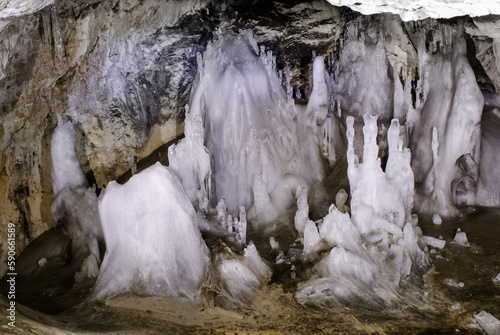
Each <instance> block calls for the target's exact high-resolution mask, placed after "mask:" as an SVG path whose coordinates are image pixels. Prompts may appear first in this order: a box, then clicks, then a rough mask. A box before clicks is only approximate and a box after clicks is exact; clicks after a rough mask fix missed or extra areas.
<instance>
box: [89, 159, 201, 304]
mask: <svg viewBox="0 0 500 335" xmlns="http://www.w3.org/2000/svg"><path fill="white" fill-rule="evenodd" d="M99 214H100V216H101V222H102V226H103V232H104V239H105V241H106V248H107V249H106V255H105V256H104V260H103V262H102V266H101V274H100V275H99V278H98V280H97V283H96V286H95V289H94V294H93V295H94V298H96V299H105V298H108V297H112V296H115V295H118V294H121V293H125V292H132V293H136V294H151V295H160V296H183V297H188V298H190V299H196V298H197V297H198V295H199V293H200V289H201V285H202V283H203V282H204V281H205V280H206V278H207V274H208V272H207V271H208V262H209V257H208V248H207V247H206V245H205V242H204V241H203V240H202V238H201V234H200V231H199V230H198V226H197V225H196V213H195V211H194V208H193V205H192V204H191V202H190V200H189V198H188V197H187V195H186V192H185V191H184V189H183V188H182V184H181V183H180V181H179V180H178V178H177V176H176V175H175V174H174V173H173V172H172V170H171V169H170V168H168V167H165V166H162V165H161V164H160V163H156V164H155V165H153V166H151V167H149V168H147V169H146V170H143V171H142V172H140V173H138V174H136V175H134V176H133V177H132V178H130V180H129V181H128V182H127V183H126V184H124V185H120V184H118V183H116V182H111V183H109V185H108V187H107V188H106V190H105V191H104V195H102V196H101V198H100V199H99Z"/></svg>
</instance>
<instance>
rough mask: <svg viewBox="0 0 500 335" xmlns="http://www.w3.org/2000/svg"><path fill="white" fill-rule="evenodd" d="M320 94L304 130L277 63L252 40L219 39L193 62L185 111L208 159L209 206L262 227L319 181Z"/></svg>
mask: <svg viewBox="0 0 500 335" xmlns="http://www.w3.org/2000/svg"><path fill="white" fill-rule="evenodd" d="M318 82H320V81H318ZM318 85H319V84H318ZM325 92H326V91H325V87H320V88H319V92H318V94H317V95H318V97H317V99H316V100H317V104H318V106H316V107H317V108H311V109H310V113H311V116H310V119H311V120H309V119H308V120H307V122H306V120H305V119H306V115H304V114H306V113H297V109H296V108H295V106H294V104H293V100H292V99H289V98H288V97H287V94H286V92H285V91H284V89H283V87H282V85H281V79H280V78H279V77H278V75H277V71H276V64H275V58H274V57H273V56H272V54H271V53H270V52H269V53H266V52H265V51H264V50H263V48H261V50H260V53H259V50H258V47H257V42H256V41H255V39H254V37H253V36H252V34H251V32H249V31H245V32H242V33H240V34H239V35H236V34H235V33H233V32H225V33H221V32H218V33H217V34H216V36H215V37H214V40H213V42H210V43H209V44H208V46H207V49H206V51H205V52H204V54H203V57H201V56H199V57H198V72H197V76H196V79H195V81H194V83H193V89H192V91H191V96H190V103H189V105H190V115H191V116H190V117H192V118H197V120H200V121H201V124H202V125H203V137H204V145H205V146H206V147H207V149H208V151H209V152H210V157H211V163H212V178H211V180H212V186H213V187H212V188H211V194H209V198H210V202H211V205H212V206H215V205H216V204H217V203H218V201H220V200H221V199H222V197H225V199H226V206H227V209H228V212H229V214H231V215H233V216H234V215H236V214H237V213H238V210H239V207H240V206H244V207H245V208H248V216H249V218H252V219H254V218H257V219H258V221H259V223H267V222H270V221H272V220H273V219H274V218H275V217H276V216H277V215H278V214H279V213H282V212H283V211H284V210H286V209H288V208H289V207H290V206H292V205H293V203H294V193H295V190H296V189H297V186H299V185H302V186H309V184H311V183H312V182H315V181H319V180H321V178H322V177H323V172H322V163H321V152H320V149H319V144H318V143H317V141H318V136H317V134H319V133H320V132H321V128H320V126H318V122H317V120H316V118H321V117H324V113H322V112H321V106H323V104H324V99H322V96H323V95H324V93H325ZM311 134H312V135H311ZM299 139H300V140H299ZM176 150H177V149H176ZM201 177H202V176H198V178H201ZM183 182H184V178H183ZM252 205H253V206H252Z"/></svg>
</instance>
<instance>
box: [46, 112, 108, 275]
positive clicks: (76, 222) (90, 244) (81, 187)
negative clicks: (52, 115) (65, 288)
mask: <svg viewBox="0 0 500 335" xmlns="http://www.w3.org/2000/svg"><path fill="white" fill-rule="evenodd" d="M57 118H58V125H57V127H56V129H55V130H54V134H53V135H52V140H51V156H52V189H53V192H54V197H53V199H52V204H51V211H52V217H53V218H54V221H55V222H57V223H58V224H60V225H61V226H62V228H63V232H64V233H65V234H66V235H67V236H68V237H69V238H71V240H72V249H73V250H72V252H73V254H74V257H85V259H84V261H83V264H82V266H81V268H80V270H79V272H77V273H76V275H75V279H76V281H81V280H83V279H84V278H87V277H91V278H92V277H97V275H98V274H99V264H100V253H99V246H98V240H99V239H102V230H101V223H100V220H99V214H98V213H97V196H96V194H95V189H94V188H88V187H87V186H88V185H87V180H86V178H85V176H84V174H83V171H82V168H81V167H80V162H79V161H78V158H77V156H76V151H75V140H74V129H73V125H72V123H71V122H67V123H66V124H64V122H63V120H62V117H61V115H58V116H57Z"/></svg>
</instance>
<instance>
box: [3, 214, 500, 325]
mask: <svg viewBox="0 0 500 335" xmlns="http://www.w3.org/2000/svg"><path fill="white" fill-rule="evenodd" d="M419 225H420V227H421V228H422V230H423V232H424V235H428V236H433V237H439V236H442V237H443V239H444V240H446V242H447V243H446V246H445V247H444V248H443V249H442V250H436V251H435V252H434V251H433V252H432V253H431V257H432V259H433V266H432V268H431V269H430V270H429V271H428V272H427V274H426V275H425V278H424V282H425V284H424V287H423V288H422V289H421V292H417V294H420V295H421V300H422V302H423V305H424V306H425V308H422V305H421V306H420V307H416V306H412V305H411V304H398V307H397V308H392V309H386V310H367V309H365V308H363V306H359V308H354V307H351V308H340V309H330V310H326V309H318V308H314V307H309V306H308V307H305V306H302V305H300V304H298V303H297V302H296V300H295V298H294V293H293V292H291V291H290V290H284V289H283V285H282V284H281V283H276V282H273V283H269V284H267V285H265V286H264V287H263V288H262V290H261V291H260V292H259V293H258V295H257V297H256V298H255V300H254V303H253V305H251V306H248V309H246V310H240V311H228V310H224V309H222V308H219V307H214V306H213V305H214V304H213V302H212V301H210V299H205V300H204V301H202V302H201V303H199V304H197V305H195V304H193V303H191V302H189V301H187V300H183V299H179V298H163V297H139V296H133V295H126V296H120V297H116V298H114V299H111V300H109V301H107V302H106V303H97V304H95V303H93V304H90V303H81V304H79V305H77V306H74V307H72V308H70V309H68V310H66V311H64V312H62V313H59V314H56V315H47V314H43V313H40V312H37V311H34V310H32V309H29V308H27V307H24V306H22V305H20V304H17V306H16V307H17V315H16V328H14V329H11V328H8V327H7V326H5V325H7V323H8V320H7V318H6V316H7V315H6V313H2V314H3V315H1V316H0V320H1V321H0V322H1V324H2V328H0V333H2V334H4V333H5V334H31V333H32V334H101V333H112V334H457V333H466V334H485V333H484V331H483V330H482V329H481V327H480V326H479V324H478V323H477V322H476V321H475V319H474V315H476V314H477V313H479V312H480V311H482V310H484V311H486V312H488V313H491V314H492V315H493V316H495V317H496V318H500V285H499V284H496V283H495V282H494V281H493V278H495V277H496V276H497V274H498V273H499V272H500V258H499V257H498V255H499V254H500V210H498V209H478V210H477V211H476V212H475V213H474V214H471V215H468V216H467V217H465V218H461V219H454V220H443V223H442V224H441V225H434V224H433V223H432V222H431V221H430V220H421V221H420V223H419ZM457 228H461V230H462V231H464V232H466V233H467V237H468V240H469V244H470V245H469V246H462V245H458V244H455V243H452V241H453V238H454V236H455V233H456V231H457ZM7 304H8V301H7V299H6V298H5V297H3V296H2V297H1V299H0V305H2V310H3V311H6V308H7V306H8V305H7Z"/></svg>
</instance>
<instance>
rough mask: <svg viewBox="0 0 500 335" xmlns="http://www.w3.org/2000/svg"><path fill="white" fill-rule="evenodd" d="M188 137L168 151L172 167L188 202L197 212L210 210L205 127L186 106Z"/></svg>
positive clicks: (210, 172)
mask: <svg viewBox="0 0 500 335" xmlns="http://www.w3.org/2000/svg"><path fill="white" fill-rule="evenodd" d="M185 124H186V127H185V135H186V137H185V138H184V139H182V140H181V141H180V142H179V143H178V144H177V145H175V144H173V145H171V146H170V147H169V148H168V161H169V167H170V168H171V169H172V170H173V171H175V173H176V174H177V175H178V176H179V177H180V178H181V181H182V186H183V188H184V190H185V191H186V194H187V196H188V197H189V200H191V202H192V203H196V204H197V208H198V209H205V210H206V209H207V206H208V197H209V195H210V187H211V184H212V182H211V175H212V171H211V166H210V154H209V153H208V150H207V148H206V147H205V146H204V145H203V124H202V119H201V116H200V115H199V114H196V115H191V113H189V106H186V120H185Z"/></svg>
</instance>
